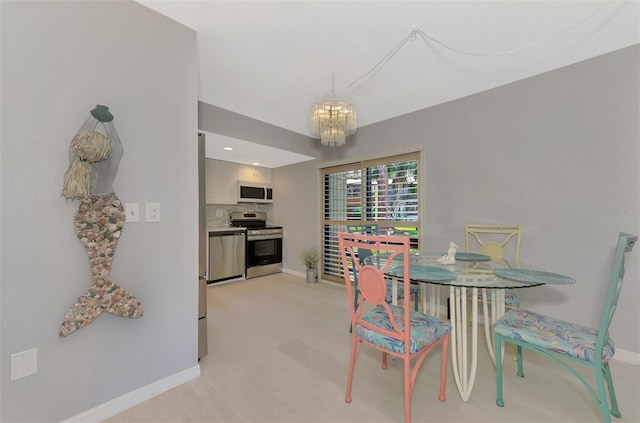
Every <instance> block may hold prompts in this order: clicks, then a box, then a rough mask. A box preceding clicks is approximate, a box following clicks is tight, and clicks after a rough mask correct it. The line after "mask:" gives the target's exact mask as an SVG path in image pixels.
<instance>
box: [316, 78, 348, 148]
mask: <svg viewBox="0 0 640 423" xmlns="http://www.w3.org/2000/svg"><path fill="white" fill-rule="evenodd" d="M334 89H335V75H334V76H333V78H332V81H331V94H332V96H333V100H328V101H323V102H321V103H316V104H314V106H313V108H312V109H311V133H312V134H313V135H314V136H316V137H317V136H319V137H320V142H321V143H322V144H323V145H328V146H330V147H337V146H341V145H344V142H345V139H346V138H347V137H348V136H349V135H353V134H355V133H356V129H357V126H358V122H357V121H358V117H357V114H356V111H355V109H354V108H353V105H351V104H349V103H344V102H342V101H336V99H335V91H334Z"/></svg>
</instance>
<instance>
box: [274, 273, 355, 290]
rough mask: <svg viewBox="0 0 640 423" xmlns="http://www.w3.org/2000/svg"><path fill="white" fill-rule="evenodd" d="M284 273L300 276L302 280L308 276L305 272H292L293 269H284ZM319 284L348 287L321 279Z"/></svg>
mask: <svg viewBox="0 0 640 423" xmlns="http://www.w3.org/2000/svg"><path fill="white" fill-rule="evenodd" d="M282 273H286V274H289V275H294V276H300V277H301V278H306V277H307V274H306V273H305V272H299V271H297V270H292V269H282ZM318 282H322V283H326V284H328V285H333V286H338V287H341V288H344V289H347V287H346V286H345V285H344V284H343V283H338V282H333V281H326V280H324V279H320V278H318Z"/></svg>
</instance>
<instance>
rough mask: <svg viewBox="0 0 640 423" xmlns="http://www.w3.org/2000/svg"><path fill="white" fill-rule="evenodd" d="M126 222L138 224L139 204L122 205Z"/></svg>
mask: <svg viewBox="0 0 640 423" xmlns="http://www.w3.org/2000/svg"><path fill="white" fill-rule="evenodd" d="M124 213H125V215H126V217H127V218H126V222H140V204H138V203H124Z"/></svg>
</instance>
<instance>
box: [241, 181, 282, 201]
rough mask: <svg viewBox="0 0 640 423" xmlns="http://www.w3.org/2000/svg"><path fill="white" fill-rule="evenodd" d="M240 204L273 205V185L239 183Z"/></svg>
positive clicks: (249, 182)
mask: <svg viewBox="0 0 640 423" xmlns="http://www.w3.org/2000/svg"><path fill="white" fill-rule="evenodd" d="M238 203H273V185H271V184H267V183H263V182H251V181H238Z"/></svg>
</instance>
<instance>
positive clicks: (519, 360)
mask: <svg viewBox="0 0 640 423" xmlns="http://www.w3.org/2000/svg"><path fill="white" fill-rule="evenodd" d="M516 350H517V351H516V355H517V356H518V376H520V377H524V371H523V370H522V346H520V345H517V348H516Z"/></svg>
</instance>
